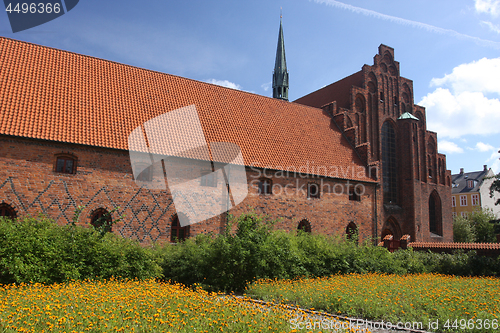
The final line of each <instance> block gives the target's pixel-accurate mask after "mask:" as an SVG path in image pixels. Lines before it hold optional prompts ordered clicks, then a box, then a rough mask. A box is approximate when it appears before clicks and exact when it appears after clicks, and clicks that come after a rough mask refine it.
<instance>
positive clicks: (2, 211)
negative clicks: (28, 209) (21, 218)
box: [0, 203, 17, 219]
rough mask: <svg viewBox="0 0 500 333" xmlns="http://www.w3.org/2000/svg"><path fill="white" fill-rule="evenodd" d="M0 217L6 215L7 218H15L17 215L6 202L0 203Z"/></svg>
mask: <svg viewBox="0 0 500 333" xmlns="http://www.w3.org/2000/svg"><path fill="white" fill-rule="evenodd" d="M0 217H6V218H8V219H15V218H16V217H17V214H16V211H15V210H14V208H12V206H11V205H8V204H6V203H1V204H0Z"/></svg>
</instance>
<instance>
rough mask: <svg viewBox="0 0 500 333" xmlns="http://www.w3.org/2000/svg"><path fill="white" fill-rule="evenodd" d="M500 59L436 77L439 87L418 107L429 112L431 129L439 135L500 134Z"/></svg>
mask: <svg viewBox="0 0 500 333" xmlns="http://www.w3.org/2000/svg"><path fill="white" fill-rule="evenodd" d="M498 77H500V58H495V59H486V58H483V59H481V60H479V61H474V62H472V63H468V64H462V65H460V66H458V67H455V68H454V69H453V71H452V73H451V74H447V75H445V76H444V77H442V78H434V79H432V81H431V87H432V86H435V87H437V88H436V89H435V90H434V91H433V92H431V93H429V94H427V95H426V96H425V97H424V98H423V99H422V100H421V101H420V102H419V103H418V104H420V105H422V106H424V107H426V109H427V122H428V127H429V129H430V130H432V131H436V132H437V133H438V134H439V135H440V136H443V137H450V138H459V137H461V136H464V135H467V134H483V135H488V134H496V133H500V126H498V124H499V123H500V100H499V99H498V98H493V97H491V95H497V96H500V80H498V79H497V78H498Z"/></svg>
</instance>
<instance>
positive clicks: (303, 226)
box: [297, 219, 311, 233]
mask: <svg viewBox="0 0 500 333" xmlns="http://www.w3.org/2000/svg"><path fill="white" fill-rule="evenodd" d="M297 230H302V231H303V232H307V233H310V232H311V223H309V221H308V220H306V219H303V220H302V221H300V222H299V225H298V226H297Z"/></svg>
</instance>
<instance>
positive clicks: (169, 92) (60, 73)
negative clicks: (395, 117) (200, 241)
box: [0, 37, 371, 181]
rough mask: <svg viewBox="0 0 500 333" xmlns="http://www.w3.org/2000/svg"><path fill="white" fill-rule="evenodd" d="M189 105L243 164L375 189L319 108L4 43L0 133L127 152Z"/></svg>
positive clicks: (0, 46) (0, 42)
mask: <svg viewBox="0 0 500 333" xmlns="http://www.w3.org/2000/svg"><path fill="white" fill-rule="evenodd" d="M189 105H195V106H196V109H197V110H198V115H199V118H200V121H201V125H202V128H203V132H204V134H205V137H206V139H207V141H208V142H232V143H235V144H237V145H238V146H239V147H240V148H241V150H242V153H243V157H244V161H245V164H246V165H254V166H256V167H267V168H270V169H278V170H287V169H288V168H292V169H293V168H297V169H298V168H299V167H303V169H302V170H305V168H306V166H307V165H309V171H311V167H312V166H315V167H317V166H323V167H326V168H327V169H326V171H327V172H326V173H325V170H323V169H321V170H320V172H319V174H320V175H324V176H327V175H328V174H330V176H331V175H332V174H331V173H330V172H331V170H332V167H336V168H337V170H339V177H338V178H346V179H354V180H362V181H371V179H369V178H367V177H366V176H365V175H364V174H363V175H361V174H359V173H358V171H359V170H362V168H364V164H363V163H362V161H361V160H360V158H359V157H358V155H357V154H356V152H355V150H354V149H353V147H352V146H351V145H350V144H349V143H348V142H347V140H346V139H345V138H344V137H343V135H342V133H340V132H339V130H338V129H337V127H336V126H334V125H332V124H333V123H332V120H331V118H330V117H329V116H328V115H326V114H324V113H323V112H322V110H319V109H317V108H312V107H307V106H303V105H300V104H296V103H290V102H285V101H281V100H278V99H272V98H268V97H263V96H259V95H256V94H252V93H247V92H242V91H238V90H234V89H229V88H224V87H220V86H217V85H213V84H208V83H204V82H199V81H195V80H191V79H186V78H182V77H178V76H174V75H169V74H164V73H159V72H155V71H151V70H146V69H141V68H137V67H133V66H129V65H124V64H119V63H115V62H111V61H107V60H103V59H98V58H93V57H89V56H84V55H80V54H75V53H71V52H67V51H62V50H57V49H53V48H49V47H44V46H40V45H35V44H30V43H26V42H21V41H16V40H12V39H8V38H4V37H0V134H4V135H11V136H18V137H25V138H34V139H43V140H52V141H60V142H67V143H75V144H82V145H90V146H99V147H107V148H114V149H123V150H127V149H128V141H127V138H128V136H129V134H130V133H131V132H132V131H133V130H134V129H135V128H136V127H138V126H140V125H141V124H143V123H144V122H146V121H148V120H150V119H153V118H155V117H157V116H159V115H161V114H164V113H165V112H168V111H173V110H176V109H179V108H182V107H185V106H189ZM185 134H186V135H189V133H185ZM341 168H342V169H341ZM354 168H356V169H354ZM354 170H356V172H353V171H354ZM342 171H343V172H344V173H345V175H342ZM309 173H312V174H318V173H317V172H309Z"/></svg>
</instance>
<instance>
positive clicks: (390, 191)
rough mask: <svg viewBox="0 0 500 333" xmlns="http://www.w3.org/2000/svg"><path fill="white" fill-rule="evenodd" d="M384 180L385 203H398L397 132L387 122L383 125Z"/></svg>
mask: <svg viewBox="0 0 500 333" xmlns="http://www.w3.org/2000/svg"><path fill="white" fill-rule="evenodd" d="M382 178H383V191H384V202H385V203H390V204H396V202H397V168H396V131H395V130H394V127H393V126H392V125H391V124H390V123H389V122H388V121H386V122H385V123H384V124H383V125H382Z"/></svg>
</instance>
